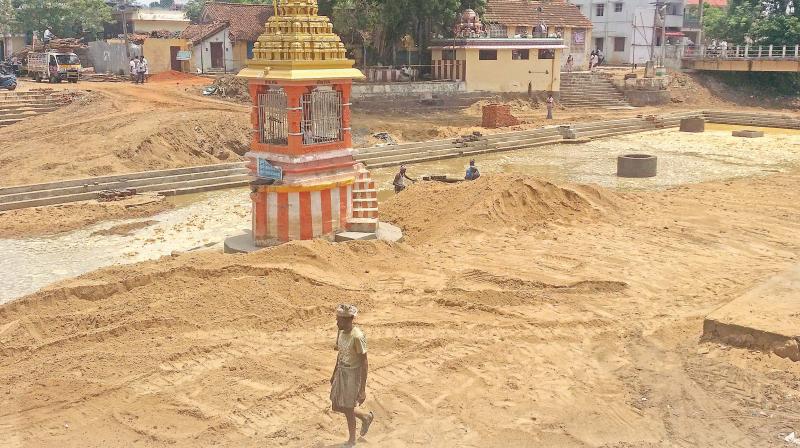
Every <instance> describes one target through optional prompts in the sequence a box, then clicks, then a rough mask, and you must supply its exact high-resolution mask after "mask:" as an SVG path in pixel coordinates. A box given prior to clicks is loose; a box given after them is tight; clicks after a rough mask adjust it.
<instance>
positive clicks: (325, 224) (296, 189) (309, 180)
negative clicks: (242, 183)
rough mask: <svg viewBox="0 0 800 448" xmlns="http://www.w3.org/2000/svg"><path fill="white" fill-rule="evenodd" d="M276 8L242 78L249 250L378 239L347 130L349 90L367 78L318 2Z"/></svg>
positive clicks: (369, 192)
mask: <svg viewBox="0 0 800 448" xmlns="http://www.w3.org/2000/svg"><path fill="white" fill-rule="evenodd" d="M275 3H276V6H275V9H276V10H275V15H274V16H273V17H270V19H269V21H268V22H267V24H266V31H265V32H264V34H262V35H261V36H260V37H259V38H258V41H257V42H255V44H254V48H253V59H252V60H251V61H250V63H249V64H248V66H247V67H246V68H244V69H243V70H242V71H241V72H240V73H239V75H238V76H239V77H241V78H244V79H246V80H247V81H248V84H249V90H250V96H251V98H252V100H253V108H252V112H251V114H250V117H251V122H252V127H253V135H252V141H251V144H250V151H249V152H248V153H247V155H246V157H247V159H248V161H249V163H248V167H249V169H250V173H251V175H252V177H253V179H254V180H253V181H252V182H251V195H250V196H251V199H252V213H253V216H252V237H253V241H252V243H253V244H254V245H255V246H256V247H266V246H270V245H274V244H277V243H281V242H286V241H290V240H308V239H313V238H329V239H333V238H334V236H335V235H336V234H339V233H341V232H350V233H351V234H352V233H355V234H367V235H374V234H375V233H377V229H378V198H377V191H376V190H375V184H374V182H373V181H372V180H371V178H370V175H369V172H368V171H367V170H366V169H365V168H364V167H363V165H360V164H358V163H356V161H355V159H354V158H353V154H354V150H353V147H352V131H351V127H350V105H351V102H350V94H351V88H352V83H353V80H355V79H361V78H363V77H364V75H363V74H362V73H361V71H359V70H358V69H356V68H354V67H353V65H354V61H353V60H350V59H347V57H346V56H345V47H344V44H343V43H342V41H341V39H340V38H339V36H337V35H336V34H334V32H333V25H332V24H331V22H330V20H329V19H328V17H325V16H320V15H318V7H317V0H283V1H279V2H275ZM373 237H374V236H373ZM364 239H368V238H364Z"/></svg>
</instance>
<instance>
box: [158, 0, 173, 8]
mask: <svg viewBox="0 0 800 448" xmlns="http://www.w3.org/2000/svg"><path fill="white" fill-rule="evenodd" d="M158 4H159V6H160V7H162V8H164V9H169V8H172V7H173V6H175V0H160V1H159V2H158Z"/></svg>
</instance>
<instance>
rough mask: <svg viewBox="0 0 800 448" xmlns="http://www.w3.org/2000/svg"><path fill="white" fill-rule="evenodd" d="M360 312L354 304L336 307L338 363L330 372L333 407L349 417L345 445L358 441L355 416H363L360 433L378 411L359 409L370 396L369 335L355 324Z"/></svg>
mask: <svg viewBox="0 0 800 448" xmlns="http://www.w3.org/2000/svg"><path fill="white" fill-rule="evenodd" d="M356 315H358V308H356V307H355V305H346V304H342V305H339V306H338V307H336V327H337V328H338V330H339V331H338V333H337V336H336V346H335V347H334V348H335V350H336V351H337V352H339V353H338V354H337V356H336V367H335V368H334V369H333V374H332V375H331V409H332V410H333V411H334V412H338V413H341V414H344V416H345V418H346V419H347V432H348V433H349V436H350V437H349V438H348V439H347V442H345V444H344V446H347V447H352V446H355V444H356V419H358V420H361V435H362V436H365V435H366V434H367V431H369V427H370V425H372V421H373V420H375V415H374V414H373V413H372V412H370V413H366V412H363V411H359V410H356V407H358V406H360V405H363V404H364V401H365V400H366V399H367V373H368V372H369V362H368V360H367V337H366V336H365V335H364V332H363V331H361V329H360V328H358V327H356V326H354V325H353V320H354V319H355V317H356Z"/></svg>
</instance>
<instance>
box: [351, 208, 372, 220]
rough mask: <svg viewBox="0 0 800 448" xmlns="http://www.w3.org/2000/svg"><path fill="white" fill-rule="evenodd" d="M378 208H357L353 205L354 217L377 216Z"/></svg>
mask: <svg viewBox="0 0 800 448" xmlns="http://www.w3.org/2000/svg"><path fill="white" fill-rule="evenodd" d="M377 217H378V208H377V207H375V208H355V207H353V218H377Z"/></svg>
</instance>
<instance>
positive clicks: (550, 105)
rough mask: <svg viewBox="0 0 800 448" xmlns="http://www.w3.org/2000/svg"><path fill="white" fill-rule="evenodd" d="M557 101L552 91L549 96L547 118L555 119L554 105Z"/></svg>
mask: <svg viewBox="0 0 800 448" xmlns="http://www.w3.org/2000/svg"><path fill="white" fill-rule="evenodd" d="M555 103H556V101H555V100H554V99H553V94H552V93H551V94H550V95H549V96H548V97H547V120H552V119H553V106H555Z"/></svg>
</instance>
